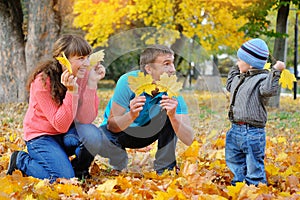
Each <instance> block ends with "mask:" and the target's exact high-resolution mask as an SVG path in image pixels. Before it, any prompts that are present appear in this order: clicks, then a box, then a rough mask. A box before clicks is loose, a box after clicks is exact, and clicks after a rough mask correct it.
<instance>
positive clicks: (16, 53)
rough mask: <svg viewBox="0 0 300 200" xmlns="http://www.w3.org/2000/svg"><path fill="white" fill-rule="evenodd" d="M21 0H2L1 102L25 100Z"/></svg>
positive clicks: (0, 1)
mask: <svg viewBox="0 0 300 200" xmlns="http://www.w3.org/2000/svg"><path fill="white" fill-rule="evenodd" d="M22 23H23V13H22V8H21V3H20V0H9V1H7V0H0V44H1V45H0V56H1V59H0V103H6V102H17V101H20V102H21V101H24V100H25V90H24V85H25V84H24V83H25V74H26V65H25V52H24V50H25V48H24V39H23V38H24V36H23V32H22Z"/></svg>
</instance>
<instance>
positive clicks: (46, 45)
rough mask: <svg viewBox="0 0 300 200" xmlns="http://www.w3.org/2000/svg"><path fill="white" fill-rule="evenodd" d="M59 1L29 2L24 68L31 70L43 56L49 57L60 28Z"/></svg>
mask: <svg viewBox="0 0 300 200" xmlns="http://www.w3.org/2000/svg"><path fill="white" fill-rule="evenodd" d="M59 3H60V1H59V0H31V1H30V2H29V9H28V10H29V16H28V36H27V42H26V47H25V52H26V66H27V69H28V71H30V70H31V69H33V68H34V67H35V66H36V64H37V62H38V61H39V60H40V59H41V58H42V57H44V56H51V53H52V47H53V43H54V41H55V40H56V39H57V37H58V36H59V33H60V28H61V17H60V14H59V8H60V5H59Z"/></svg>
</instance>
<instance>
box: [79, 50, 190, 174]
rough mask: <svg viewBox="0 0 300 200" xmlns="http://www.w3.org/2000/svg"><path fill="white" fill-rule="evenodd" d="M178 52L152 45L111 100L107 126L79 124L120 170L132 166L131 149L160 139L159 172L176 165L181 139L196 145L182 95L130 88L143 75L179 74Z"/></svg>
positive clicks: (86, 139) (87, 140)
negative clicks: (137, 91) (133, 79)
mask: <svg viewBox="0 0 300 200" xmlns="http://www.w3.org/2000/svg"><path fill="white" fill-rule="evenodd" d="M173 62H174V52H173V51H172V50H171V49H170V48H168V47H166V46H163V45H152V46H149V47H147V48H146V49H145V50H144V51H143V52H142V54H141V57H140V70H136V71H131V72H128V73H126V74H124V75H122V76H121V77H120V79H119V80H118V82H117V85H116V88H115V91H114V94H113V97H112V98H111V100H110V101H109V103H108V105H107V107H106V109H105V114H104V120H103V122H102V125H101V126H100V127H99V128H97V127H95V126H93V125H77V129H78V133H79V136H80V137H81V140H82V142H83V144H84V145H85V147H86V148H87V149H88V150H89V151H90V152H91V153H92V154H94V155H95V154H99V155H101V156H103V157H107V158H109V160H110V164H111V165H112V166H113V168H114V169H116V170H122V169H124V168H126V167H127V162H128V156H127V152H126V150H125V148H143V147H146V146H148V145H150V144H151V143H153V142H155V141H156V140H157V141H158V149H157V152H156V155H155V161H154V169H155V171H156V172H157V173H158V174H161V173H163V171H164V170H172V169H173V168H174V167H175V166H176V157H175V149H176V143H177V138H179V139H180V140H181V141H182V142H183V143H184V144H186V145H191V144H192V142H193V139H194V133H193V129H192V127H191V124H190V119H189V117H188V111H187V105H186V103H185V101H184V99H183V97H182V96H179V97H177V98H172V97H169V96H168V95H167V93H165V92H160V93H158V94H153V95H148V94H146V93H143V94H141V95H140V96H136V95H135V94H134V92H133V91H131V90H130V87H129V84H128V77H129V76H137V75H138V72H140V71H142V72H144V73H145V74H149V75H151V76H152V78H153V80H154V82H155V81H157V80H159V78H160V75H162V74H163V73H167V74H168V75H169V76H170V75H173V74H175V72H176V71H175V67H174V63H173Z"/></svg>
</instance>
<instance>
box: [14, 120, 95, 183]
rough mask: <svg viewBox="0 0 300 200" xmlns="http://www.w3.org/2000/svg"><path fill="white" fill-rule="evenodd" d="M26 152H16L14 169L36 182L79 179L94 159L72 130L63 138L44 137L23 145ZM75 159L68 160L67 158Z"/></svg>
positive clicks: (60, 136)
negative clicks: (31, 177) (34, 178)
mask: <svg viewBox="0 0 300 200" xmlns="http://www.w3.org/2000/svg"><path fill="white" fill-rule="evenodd" d="M26 146H27V150H28V153H27V152H24V151H20V152H19V154H18V156H17V161H16V162H17V168H18V169H19V170H21V171H22V172H23V173H25V174H26V175H28V176H33V177H36V178H40V179H45V178H47V179H50V182H54V181H55V180H56V179H57V178H72V177H74V176H76V177H79V178H82V176H84V175H87V174H88V168H89V166H90V164H91V162H92V161H93V159H94V157H93V156H92V155H91V154H90V153H89V152H88V151H87V150H86V148H85V147H84V146H83V145H82V143H81V142H80V140H79V137H78V135H77V131H76V128H75V126H72V127H71V128H70V129H69V131H68V132H67V133H65V134H59V135H44V136H41V137H38V138H34V139H32V140H30V141H27V142H26ZM71 155H76V157H75V158H74V159H73V160H72V163H71V162H70V160H69V156H71Z"/></svg>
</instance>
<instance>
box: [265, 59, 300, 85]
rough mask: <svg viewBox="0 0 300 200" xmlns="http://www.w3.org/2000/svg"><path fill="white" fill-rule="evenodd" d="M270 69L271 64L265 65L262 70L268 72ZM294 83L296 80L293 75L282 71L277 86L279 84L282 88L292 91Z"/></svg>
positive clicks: (287, 71) (285, 70)
mask: <svg viewBox="0 0 300 200" xmlns="http://www.w3.org/2000/svg"><path fill="white" fill-rule="evenodd" d="M270 68H271V63H266V64H265V67H264V69H268V70H270ZM295 81H297V80H296V77H295V75H294V74H292V73H291V72H290V71H289V70H287V69H284V70H282V72H281V75H280V79H279V84H281V87H282V88H287V89H289V90H292V89H293V85H294V82H295Z"/></svg>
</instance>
